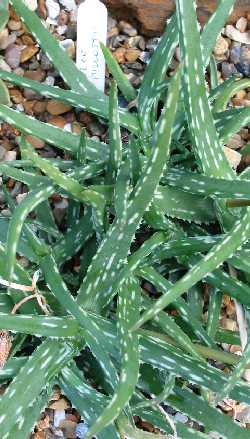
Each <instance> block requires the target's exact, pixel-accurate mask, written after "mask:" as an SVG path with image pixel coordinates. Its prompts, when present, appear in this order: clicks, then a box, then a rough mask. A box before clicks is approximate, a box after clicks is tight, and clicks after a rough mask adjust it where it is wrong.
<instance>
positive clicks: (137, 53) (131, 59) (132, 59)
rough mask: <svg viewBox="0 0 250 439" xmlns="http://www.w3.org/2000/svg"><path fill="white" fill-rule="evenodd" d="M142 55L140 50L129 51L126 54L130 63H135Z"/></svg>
mask: <svg viewBox="0 0 250 439" xmlns="http://www.w3.org/2000/svg"><path fill="white" fill-rule="evenodd" d="M140 54H141V51H140V50H138V49H128V50H126V53H125V58H126V60H127V61H128V62H135V61H136V60H137V59H138V58H139V56H140Z"/></svg>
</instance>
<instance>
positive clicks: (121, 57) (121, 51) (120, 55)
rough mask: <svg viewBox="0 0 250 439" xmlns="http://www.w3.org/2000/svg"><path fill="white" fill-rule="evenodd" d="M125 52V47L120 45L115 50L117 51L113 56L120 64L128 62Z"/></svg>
mask: <svg viewBox="0 0 250 439" xmlns="http://www.w3.org/2000/svg"><path fill="white" fill-rule="evenodd" d="M125 53H126V49H125V47H119V48H118V49H116V50H115V52H113V56H114V58H115V59H116V61H117V62H118V63H119V64H123V63H125V62H126V58H125Z"/></svg>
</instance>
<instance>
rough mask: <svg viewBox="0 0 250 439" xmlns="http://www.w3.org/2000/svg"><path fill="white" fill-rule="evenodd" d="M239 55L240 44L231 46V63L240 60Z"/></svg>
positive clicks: (236, 62)
mask: <svg viewBox="0 0 250 439" xmlns="http://www.w3.org/2000/svg"><path fill="white" fill-rule="evenodd" d="M240 56H241V46H236V47H233V48H232V49H231V50H230V61H231V62H232V63H233V64H238V63H239V62H240Z"/></svg>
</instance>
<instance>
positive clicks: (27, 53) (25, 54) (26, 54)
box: [21, 46, 39, 63]
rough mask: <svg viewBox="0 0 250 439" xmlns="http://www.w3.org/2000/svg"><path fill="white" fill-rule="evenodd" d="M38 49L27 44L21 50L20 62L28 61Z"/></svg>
mask: <svg viewBox="0 0 250 439" xmlns="http://www.w3.org/2000/svg"><path fill="white" fill-rule="evenodd" d="M38 51H39V48H38V47H36V46H27V47H25V49H23V50H22V53H21V63H24V62H26V61H29V59H30V58H32V56H34V55H35V54H36V53H37V52H38Z"/></svg>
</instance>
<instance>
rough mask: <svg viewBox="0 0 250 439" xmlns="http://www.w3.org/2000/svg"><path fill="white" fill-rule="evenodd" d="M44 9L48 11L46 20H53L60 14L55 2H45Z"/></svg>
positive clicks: (57, 4) (47, 0)
mask: <svg viewBox="0 0 250 439" xmlns="http://www.w3.org/2000/svg"><path fill="white" fill-rule="evenodd" d="M46 7H47V11H48V18H50V19H51V20H55V19H56V18H57V17H58V15H59V14H60V6H59V3H58V2H57V1H55V0H46Z"/></svg>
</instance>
